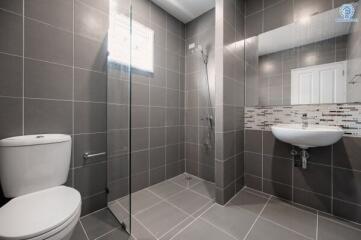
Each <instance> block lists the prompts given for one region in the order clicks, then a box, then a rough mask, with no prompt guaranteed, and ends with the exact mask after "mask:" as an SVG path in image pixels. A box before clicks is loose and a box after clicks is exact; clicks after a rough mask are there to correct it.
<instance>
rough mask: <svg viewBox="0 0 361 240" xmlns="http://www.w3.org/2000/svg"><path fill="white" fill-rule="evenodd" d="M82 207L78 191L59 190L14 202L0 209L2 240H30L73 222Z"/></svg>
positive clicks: (62, 187)
mask: <svg viewBox="0 0 361 240" xmlns="http://www.w3.org/2000/svg"><path fill="white" fill-rule="evenodd" d="M80 205H81V197H80V194H79V192H78V191H77V190H75V189H73V188H69V187H65V186H58V187H54V188H50V189H46V190H42V191H39V192H35V193H30V194H26V195H23V196H20V197H17V198H14V199H12V200H10V201H9V202H8V203H7V204H5V206H3V207H2V208H0V239H1V238H5V239H27V238H31V237H34V236H38V235H41V234H43V233H46V232H48V231H50V230H52V229H54V228H56V227H59V226H60V225H61V224H63V223H64V222H66V221H67V220H68V219H69V218H71V217H72V216H73V215H74V214H75V213H76V210H77V209H78V208H79V207H80Z"/></svg>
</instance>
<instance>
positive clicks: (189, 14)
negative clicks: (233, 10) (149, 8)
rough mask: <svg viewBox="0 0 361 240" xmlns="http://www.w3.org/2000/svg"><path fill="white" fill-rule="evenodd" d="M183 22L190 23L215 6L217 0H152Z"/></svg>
mask: <svg viewBox="0 0 361 240" xmlns="http://www.w3.org/2000/svg"><path fill="white" fill-rule="evenodd" d="M151 1H152V2H154V3H155V4H157V5H158V6H159V7H161V8H162V9H164V10H165V11H167V12H168V13H169V14H171V15H173V16H174V17H175V18H177V19H178V20H180V21H181V22H183V23H188V22H190V21H192V20H193V19H195V18H197V17H199V16H200V15H202V14H203V13H205V12H207V11H209V10H211V9H212V8H214V6H215V0H151Z"/></svg>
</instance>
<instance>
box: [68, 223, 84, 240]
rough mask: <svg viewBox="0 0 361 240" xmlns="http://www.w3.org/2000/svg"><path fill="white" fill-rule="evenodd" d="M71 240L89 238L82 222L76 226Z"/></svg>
mask: <svg viewBox="0 0 361 240" xmlns="http://www.w3.org/2000/svg"><path fill="white" fill-rule="evenodd" d="M70 240H87V237H86V235H85V232H84V230H83V227H82V226H81V223H80V222H79V223H78V224H77V225H76V226H75V229H74V232H73V233H72V236H71V237H70Z"/></svg>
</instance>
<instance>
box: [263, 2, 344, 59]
mask: <svg viewBox="0 0 361 240" xmlns="http://www.w3.org/2000/svg"><path fill="white" fill-rule="evenodd" d="M339 17H340V15H339V12H338V8H335V9H332V10H329V11H327V12H323V13H320V14H317V15H315V16H312V17H311V18H310V19H309V21H307V23H301V22H294V23H292V24H289V25H286V26H283V27H280V28H277V29H275V30H272V31H269V32H266V33H262V34H260V35H259V36H258V44H259V45H258V51H259V52H258V54H259V56H262V55H265V54H269V53H274V52H279V51H282V50H286V49H291V48H294V47H299V46H304V45H307V44H310V43H314V42H319V41H323V40H326V39H330V38H334V37H337V36H342V35H346V34H349V33H350V30H351V23H339V22H336V19H337V18H339Z"/></svg>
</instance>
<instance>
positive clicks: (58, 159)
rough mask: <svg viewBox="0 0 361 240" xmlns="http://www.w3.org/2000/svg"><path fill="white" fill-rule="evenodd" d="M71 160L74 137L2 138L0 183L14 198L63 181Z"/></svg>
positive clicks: (46, 135)
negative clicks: (72, 138)
mask: <svg viewBox="0 0 361 240" xmlns="http://www.w3.org/2000/svg"><path fill="white" fill-rule="evenodd" d="M70 159H71V137H70V136H68V135H63V134H41V135H28V136H19V137H11V138H6V139H3V140H0V182H1V186H2V190H3V192H4V195H5V197H8V198H14V197H18V196H20V195H23V194H27V193H31V192H36V191H39V190H43V189H46V188H50V187H55V186H59V185H62V184H64V183H65V182H66V181H67V178H68V172H69V167H70Z"/></svg>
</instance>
